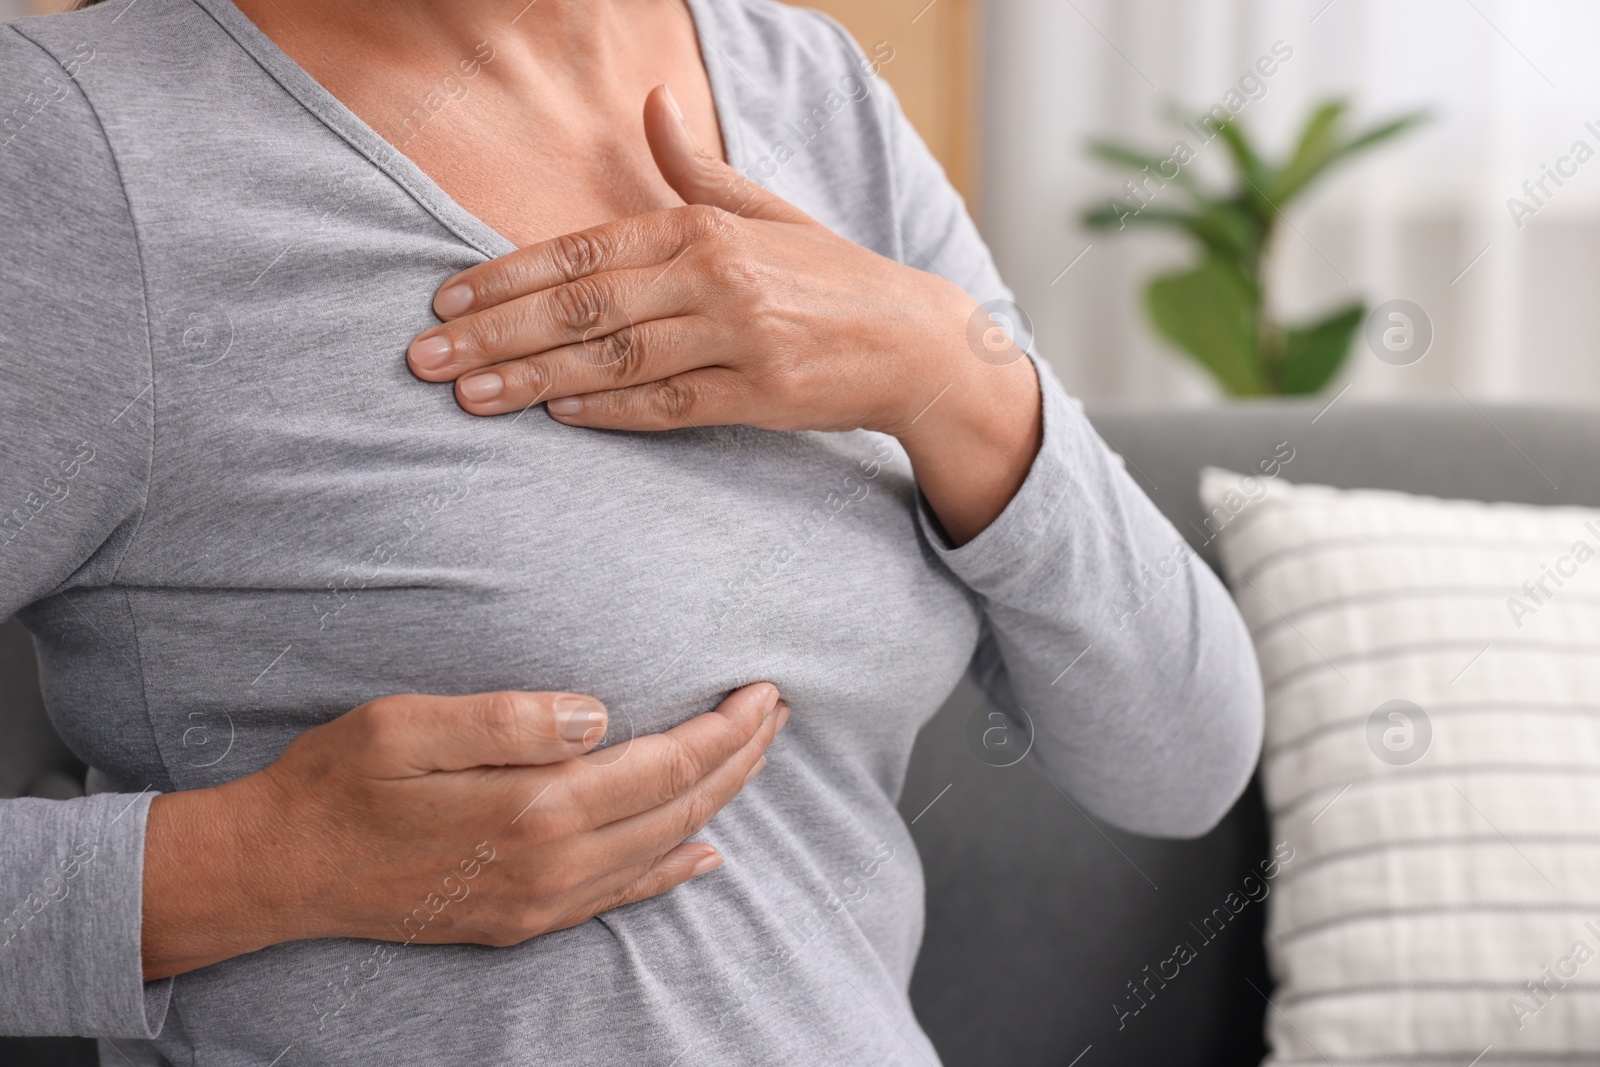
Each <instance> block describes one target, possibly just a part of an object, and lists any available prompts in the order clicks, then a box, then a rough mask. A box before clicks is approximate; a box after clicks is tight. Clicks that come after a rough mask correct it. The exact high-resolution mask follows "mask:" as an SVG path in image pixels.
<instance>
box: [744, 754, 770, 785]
mask: <svg viewBox="0 0 1600 1067" xmlns="http://www.w3.org/2000/svg"><path fill="white" fill-rule="evenodd" d="M766 765H767V757H765V756H762V757H761V758H760V759H758V760H756V765H755V766H754V767H751V768H750V769H749V770H748V771H746V772H745V776H744V785H749V784H750V779H752V778H754V777H755V776H756V775H758V774H760V773H761V768H763V767H765V766H766ZM739 788H741V789H743V788H744V786H740V787H739Z"/></svg>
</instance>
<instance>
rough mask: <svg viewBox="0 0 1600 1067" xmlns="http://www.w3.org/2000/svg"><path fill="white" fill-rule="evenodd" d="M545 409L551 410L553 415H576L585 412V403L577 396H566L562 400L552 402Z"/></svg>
mask: <svg viewBox="0 0 1600 1067" xmlns="http://www.w3.org/2000/svg"><path fill="white" fill-rule="evenodd" d="M545 407H547V408H549V409H550V414H552V415H576V414H577V413H578V412H580V411H582V410H583V401H581V400H579V399H578V398H577V397H575V396H564V397H562V398H561V399H560V400H552V401H550V403H548V404H546V405H545Z"/></svg>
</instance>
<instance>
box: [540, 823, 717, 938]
mask: <svg viewBox="0 0 1600 1067" xmlns="http://www.w3.org/2000/svg"><path fill="white" fill-rule="evenodd" d="M720 866H722V856H721V855H720V854H718V852H717V850H716V849H714V848H712V847H711V846H710V845H708V844H705V843H704V842H700V841H695V842H690V843H688V844H683V845H679V846H678V847H677V848H674V849H672V850H671V851H670V852H668V853H667V854H666V855H664V856H659V857H656V858H654V859H651V860H647V861H645V862H643V863H636V864H630V865H629V866H627V867H624V868H621V869H613V870H609V871H607V873H606V874H605V875H604V876H602V877H600V878H597V879H595V880H594V881H593V882H591V883H590V884H589V885H587V886H585V887H584V888H583V893H584V896H583V901H584V903H583V904H582V905H581V906H580V907H576V908H574V909H573V910H572V911H571V912H570V913H569V917H568V918H567V919H565V920H562V921H560V922H557V923H556V924H555V925H553V926H551V927H550V928H549V930H547V931H546V932H547V933H548V932H550V931H553V930H565V929H567V928H568V927H572V926H577V925H578V924H579V923H584V922H588V921H589V920H590V919H592V918H594V917H595V916H596V915H600V914H602V913H604V912H608V911H610V910H611V909H613V908H620V907H622V906H623V905H624V904H632V903H635V902H636V901H640V900H648V899H649V898H651V897H658V896H660V895H661V894H662V893H665V892H666V891H667V890H669V889H676V888H677V887H678V886H680V885H682V884H683V883H685V882H687V881H689V880H690V879H691V878H698V877H699V876H700V875H702V874H708V873H710V872H711V871H714V870H716V869H717V868H718V867H720Z"/></svg>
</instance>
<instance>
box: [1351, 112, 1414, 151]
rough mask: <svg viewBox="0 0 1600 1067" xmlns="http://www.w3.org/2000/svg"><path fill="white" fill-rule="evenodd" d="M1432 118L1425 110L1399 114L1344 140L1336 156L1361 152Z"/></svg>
mask: <svg viewBox="0 0 1600 1067" xmlns="http://www.w3.org/2000/svg"><path fill="white" fill-rule="evenodd" d="M1432 118H1433V116H1432V115H1431V114H1429V113H1428V112H1427V111H1413V112H1411V113H1409V114H1406V115H1401V116H1400V117H1399V118H1397V119H1391V120H1390V121H1388V122H1385V123H1381V124H1379V125H1377V126H1374V127H1373V128H1372V129H1370V130H1368V131H1366V132H1365V133H1363V134H1360V135H1359V136H1356V137H1353V138H1351V139H1350V140H1349V141H1346V142H1345V143H1344V145H1343V146H1341V147H1340V148H1339V150H1338V156H1339V158H1341V159H1342V158H1344V157H1345V156H1352V155H1355V154H1356V153H1357V152H1363V151H1365V150H1366V149H1368V148H1371V147H1372V146H1373V145H1376V144H1381V143H1383V142H1384V141H1387V140H1388V139H1389V138H1391V137H1394V136H1396V135H1397V134H1401V133H1404V132H1405V131H1406V130H1409V129H1411V128H1412V127H1414V126H1421V125H1422V124H1423V123H1425V122H1429V121H1431V120H1432Z"/></svg>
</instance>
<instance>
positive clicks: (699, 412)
mask: <svg viewBox="0 0 1600 1067" xmlns="http://www.w3.org/2000/svg"><path fill="white" fill-rule="evenodd" d="M645 132H646V136H647V138H648V139H649V142H650V148H651V152H652V154H653V155H654V157H655V160H656V165H657V166H658V167H659V168H660V170H661V173H662V175H663V177H664V178H665V179H666V180H667V182H668V184H670V185H671V186H672V188H673V189H674V190H676V191H677V192H678V194H679V195H680V196H682V197H683V198H684V200H685V201H686V202H687V205H688V206H686V207H681V208H674V209H670V210H666V211H658V212H654V213H651V214H647V215H641V216H637V217H634V218H627V219H622V220H619V221H616V222H612V223H607V224H605V225H601V226H597V227H594V228H592V229H589V230H584V231H581V232H578V233H573V234H567V235H564V236H562V237H558V238H555V239H553V240H550V241H546V242H544V243H542V244H538V245H533V246H531V247H528V248H524V249H521V250H519V251H516V252H512V253H509V254H507V255H505V256H501V257H500V258H498V259H494V260H491V261H489V262H487V263H482V264H479V265H477V266H474V267H471V268H469V269H467V270H465V271H462V272H461V273H459V274H457V275H455V276H454V277H452V278H451V279H449V280H448V281H447V282H445V283H444V285H442V286H441V287H440V289H439V291H438V293H437V294H436V295H435V298H434V310H435V312H436V313H437V314H438V315H439V317H440V318H441V319H442V320H444V322H443V325H440V326H436V327H434V328H432V329H430V330H427V331H426V332H424V333H423V334H421V335H420V336H419V337H418V338H417V339H416V340H414V341H413V342H412V343H411V345H410V347H409V349H408V359H409V361H410V365H411V367H412V370H413V371H414V373H416V374H417V376H418V377H420V378H423V379H425V380H428V381H451V380H453V381H454V382H455V391H456V398H457V400H458V402H459V403H460V405H461V407H462V408H463V409H465V410H466V411H468V412H470V413H472V414H474V415H498V414H503V413H505V412H510V411H519V410H522V409H524V408H527V407H529V406H531V405H533V404H537V403H541V402H543V403H545V404H546V405H547V407H548V409H549V412H550V414H551V416H552V417H553V418H555V419H558V420H559V421H561V422H564V423H568V424H570V425H574V426H590V427H600V428H607V429H619V430H668V429H677V428H681V427H685V426H691V425H694V426H709V425H724V424H743V425H749V426H757V427H761V428H764V429H770V430H854V429H868V430H877V431H881V432H883V433H888V434H893V435H895V436H896V437H899V438H901V440H902V442H903V443H904V444H905V446H906V448H907V450H908V452H909V453H911V458H912V462H913V466H914V467H917V468H918V471H917V473H918V478H919V482H925V481H926V479H925V477H924V471H923V470H922V469H921V468H922V467H923V466H927V465H929V464H932V465H934V466H940V465H942V466H946V467H948V466H950V462H949V461H948V460H935V459H934V458H933V457H932V456H929V458H928V460H927V462H925V463H923V464H919V462H918V456H917V454H916V453H917V449H916V448H915V447H914V446H913V443H912V442H913V439H914V438H919V437H920V438H921V439H926V440H929V441H930V442H931V441H933V440H934V439H937V440H939V441H940V442H942V444H943V445H946V446H951V445H957V444H961V443H971V444H974V445H982V444H986V443H987V444H999V445H1001V447H1002V448H1004V449H1005V450H1006V451H1008V452H1011V453H1014V454H1015V455H1013V456H1012V458H1011V459H1010V461H1008V462H1003V464H1002V465H1003V466H1005V467H1009V468H1013V469H1012V470H1011V472H1010V473H1011V474H1012V475H1013V477H1009V478H1004V479H1001V480H1002V481H1003V482H1009V483H1010V484H1009V486H1008V487H1002V488H1003V492H1004V496H1003V498H1002V499H999V500H998V501H997V502H994V501H991V502H989V504H984V503H980V504H979V506H978V507H977V512H979V513H983V512H987V513H988V514H986V515H983V514H979V515H978V519H979V520H980V521H979V523H978V525H977V528H976V529H972V530H971V531H970V532H969V533H968V536H970V535H971V534H975V533H976V532H977V531H978V530H980V529H982V526H983V525H986V524H987V522H988V521H989V520H991V519H992V518H993V517H994V515H995V514H998V512H999V510H1000V507H1003V506H1004V503H1005V501H1006V500H1009V499H1010V496H1011V494H1012V493H1013V492H1014V491H1015V489H1016V486H1017V484H1020V481H1021V476H1022V474H1023V473H1025V471H1026V468H1027V466H1028V464H1029V463H1030V462H1031V460H1032V456H1033V453H1034V452H1035V451H1036V450H1037V425H1038V403H1039V401H1038V381H1037V378H1036V376H1035V375H1034V373H1033V370H1032V367H1031V365H1030V364H1029V361H1028V360H1026V359H1025V358H1024V354H1023V352H1022V351H1021V350H1020V349H1009V350H1008V348H1007V346H1009V345H1010V341H1009V338H1006V337H1005V336H1004V335H1003V334H996V333H995V332H994V331H992V330H991V331H988V340H989V341H990V344H989V345H987V346H985V347H983V350H982V353H981V356H980V353H979V352H978V350H977V349H978V346H976V345H975V344H974V342H973V340H972V339H971V338H970V336H969V335H971V334H972V332H973V328H972V324H973V323H974V321H978V320H976V319H975V316H982V315H983V312H982V311H980V310H979V308H978V305H977V303H976V302H975V301H973V299H972V298H971V297H970V296H968V295H967V294H966V293H965V292H964V291H962V290H961V289H960V287H958V286H956V285H955V284H953V283H951V282H949V281H946V280H944V279H943V278H940V277H938V276H937V275H934V274H930V273H927V272H925V271H920V270H917V269H915V268H912V267H908V266H906V265H904V264H901V263H897V262H895V261H893V260H890V259H887V258H885V257H883V256H880V255H878V254H877V253H875V252H872V251H870V250H868V249H865V248H863V247H861V246H860V245H857V244H854V243H853V242H851V241H848V240H846V239H845V238H843V237H840V236H839V235H838V234H835V233H834V232H833V231H832V230H830V229H828V228H827V227H826V226H824V225H822V224H821V223H819V222H817V221H816V220H815V219H812V218H811V217H810V216H809V215H807V214H806V213H805V212H803V211H801V210H799V209H798V208H796V207H794V206H793V205H791V204H789V203H787V202H786V201H784V200H782V199H781V198H779V197H777V196H775V195H773V194H772V193H770V192H768V191H766V190H765V189H763V188H761V187H760V186H759V185H757V184H755V183H754V182H752V181H750V180H749V179H748V178H746V177H744V176H743V175H742V174H740V173H739V172H738V171H737V170H735V169H734V168H732V167H730V166H728V165H727V164H725V163H723V162H722V161H721V160H720V159H717V158H716V157H715V156H713V155H711V154H709V153H707V152H705V151H704V150H702V149H701V148H700V147H699V146H698V145H697V144H696V143H695V141H694V139H693V137H692V135H691V134H690V133H689V130H688V127H687V126H686V125H685V124H684V122H683V121H682V119H681V117H680V116H679V113H678V108H677V105H676V103H675V102H674V101H673V100H672V97H671V94H670V93H669V92H668V91H667V90H666V89H665V87H658V88H657V89H656V90H655V91H653V92H652V93H651V95H650V98H649V99H648V100H647V101H646V105H645ZM984 332H985V331H983V330H979V331H978V336H979V337H983V336H984ZM996 337H999V338H1000V341H1001V343H1000V345H998V346H996V345H995V344H994V343H993V341H994V339H995V338H996ZM1019 372H1020V373H1019ZM919 422H920V423H922V425H921V426H918V424H919ZM1002 422H1004V423H1006V424H1008V425H1005V426H1002V425H1001V423H1002ZM1019 424H1020V425H1021V426H1022V428H1023V433H1022V434H1021V435H1020V436H1019V434H1018V432H1017V427H1018V426H1019ZM941 427H942V429H941ZM963 433H965V434H969V435H970V434H976V435H977V438H978V439H980V440H974V441H972V442H961V441H959V440H957V439H956V438H960V437H961V436H962V435H963ZM952 435H953V436H952ZM1023 438H1026V440H1025V441H1024V440H1023ZM1007 442H1009V444H1008V443H1007ZM924 451H926V450H925V449H924ZM1024 453H1025V454H1024ZM1018 459H1020V464H1019V462H1018ZM991 473H992V472H991ZM924 491H925V492H926V491H927V487H926V485H925V486H924ZM989 495H991V496H992V495H994V494H993V491H992V490H991V491H990V493H989ZM929 499H930V501H931V502H933V503H934V504H935V507H936V510H938V511H939V514H940V517H941V518H942V519H946V516H945V510H944V509H942V508H938V501H937V500H936V499H934V494H932V493H930V494H929ZM993 503H997V504H998V506H990V504H993ZM958 510H959V509H958ZM946 524H947V527H949V526H951V525H952V524H951V522H950V521H949V520H948V519H946ZM953 525H954V526H957V527H960V526H965V525H970V524H969V523H962V522H957V523H955V524H953ZM950 532H951V534H952V536H953V537H955V538H956V539H957V540H958V541H959V540H964V539H965V537H963V536H962V533H961V532H958V530H957V529H954V528H952V529H951V530H950Z"/></svg>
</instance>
